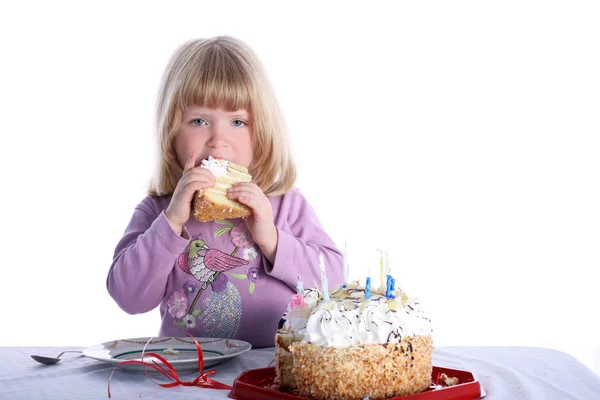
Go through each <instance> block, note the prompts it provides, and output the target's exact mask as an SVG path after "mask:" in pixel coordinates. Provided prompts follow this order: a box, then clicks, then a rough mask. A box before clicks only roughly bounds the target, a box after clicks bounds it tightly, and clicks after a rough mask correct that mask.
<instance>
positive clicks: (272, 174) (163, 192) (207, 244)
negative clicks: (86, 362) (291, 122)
mask: <svg viewBox="0 0 600 400" xmlns="http://www.w3.org/2000/svg"><path fill="white" fill-rule="evenodd" d="M157 123H158V135H159V148H160V153H159V154H160V157H159V166H158V167H159V168H158V172H157V174H156V176H155V179H154V181H153V183H152V185H151V187H150V190H149V196H147V197H146V198H145V199H143V200H142V202H141V203H140V204H139V205H138V206H137V207H136V208H135V211H134V213H133V216H132V217H131V220H130V221H129V225H128V226H127V229H126V230H125V234H124V235H123V238H122V239H121V241H120V242H119V244H118V245H117V248H116V250H115V254H114V259H113V263H112V266H111V268H110V271H109V273H108V278H107V282H106V284H107V287H108V292H109V293H110V295H111V296H112V297H113V298H114V299H115V301H116V302H117V304H118V305H119V306H120V307H121V308H122V309H123V310H125V311H126V312H128V313H130V314H137V313H144V312H147V311H150V310H152V309H154V308H155V307H156V306H158V305H160V315H161V318H162V324H161V328H160V332H159V335H161V336H185V331H187V332H189V333H191V334H192V335H194V336H199V337H219V338H238V339H241V340H245V341H248V342H250V343H251V344H252V345H253V346H254V347H267V346H273V345H274V343H273V340H274V335H275V332H276V330H277V326H278V322H279V320H280V318H281V316H282V315H283V313H284V311H285V307H286V304H287V303H288V302H289V300H290V298H291V296H292V295H293V294H294V293H295V292H296V287H297V285H298V277H301V279H302V281H304V282H305V283H306V284H307V285H310V286H313V282H321V276H320V270H319V252H322V253H323V256H324V259H325V266H326V272H327V278H328V281H329V286H330V287H334V285H336V284H339V283H342V279H343V278H342V255H341V253H340V251H339V250H338V249H337V248H336V247H335V245H334V243H333V241H332V240H331V239H330V238H329V236H328V235H327V234H326V233H325V231H324V230H323V228H322V227H321V224H320V223H319V220H318V219H317V216H316V215H315V212H314V211H313V209H312V208H311V206H310V205H309V204H308V202H307V201H306V199H305V198H304V196H303V195H302V194H301V193H300V191H299V190H298V189H296V188H294V181H295V177H296V168H295V165H294V163H293V160H292V157H291V151H290V148H289V144H288V141H287V138H286V133H285V129H284V125H283V121H282V117H281V115H280V112H279V109H278V106H277V103H276V100H275V97H274V95H273V92H272V89H271V87H270V84H269V82H268V80H267V77H266V74H265V72H264V69H263V67H262V64H261V63H260V61H259V60H258V59H257V57H256V55H255V54H254V53H253V52H252V51H251V50H250V49H249V48H248V47H247V46H246V45H245V44H244V43H242V42H240V41H239V40H236V39H233V38H230V37H216V38H212V39H207V40H195V41H191V42H188V43H186V44H185V45H183V46H182V47H181V48H180V49H179V50H178V51H177V52H176V53H175V54H174V56H173V57H172V59H171V61H170V63H169V65H168V66H167V69H166V71H165V74H164V77H163V82H162V85H161V89H160V93H159V102H158V118H157ZM208 156H213V157H222V158H225V159H227V160H230V161H233V162H235V163H237V164H240V165H243V166H245V167H247V168H248V169H249V172H250V173H251V175H252V176H253V181H252V182H250V183H239V184H236V185H235V186H234V187H232V189H230V190H229V192H228V197H229V198H231V199H235V200H237V201H239V202H241V203H243V204H246V205H247V206H248V207H250V208H251V210H252V215H251V216H250V217H248V218H246V219H233V220H217V221H214V222H208V223H202V222H198V221H196V220H195V219H194V218H193V217H191V210H192V199H193V196H194V192H195V191H197V190H200V189H203V188H207V187H210V186H212V185H213V184H214V182H215V178H214V176H213V175H212V173H211V172H210V171H209V170H208V169H206V168H200V167H199V165H200V164H201V161H202V160H203V159H206V158H208Z"/></svg>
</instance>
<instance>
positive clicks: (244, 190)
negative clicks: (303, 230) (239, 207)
mask: <svg viewBox="0 0 600 400" xmlns="http://www.w3.org/2000/svg"><path fill="white" fill-rule="evenodd" d="M227 197H229V198H230V199H233V200H237V201H239V202H240V203H242V204H245V205H247V206H248V207H250V208H251V209H252V215H250V216H249V217H248V218H246V225H247V226H248V230H249V231H250V234H251V235H252V239H254V242H255V243H256V244H258V245H259V246H260V249H261V251H262V253H263V254H264V255H265V257H267V259H268V260H269V261H270V262H271V263H273V260H274V259H275V251H276V250H277V239H278V233H277V228H275V224H274V223H273V208H272V207H271V202H270V201H269V199H267V196H265V194H264V193H263V191H262V190H261V189H260V188H259V187H258V186H257V185H256V184H255V183H252V182H240V183H236V184H234V185H233V186H232V187H231V189H229V190H228V191H227Z"/></svg>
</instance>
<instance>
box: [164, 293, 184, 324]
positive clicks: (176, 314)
mask: <svg viewBox="0 0 600 400" xmlns="http://www.w3.org/2000/svg"><path fill="white" fill-rule="evenodd" d="M187 304H188V303H187V298H186V297H185V295H184V294H183V293H181V292H180V291H178V290H176V291H174V292H173V293H172V294H171V297H169V300H167V307H168V308H169V314H170V315H171V317H173V318H181V317H183V316H184V315H185V314H186V308H187Z"/></svg>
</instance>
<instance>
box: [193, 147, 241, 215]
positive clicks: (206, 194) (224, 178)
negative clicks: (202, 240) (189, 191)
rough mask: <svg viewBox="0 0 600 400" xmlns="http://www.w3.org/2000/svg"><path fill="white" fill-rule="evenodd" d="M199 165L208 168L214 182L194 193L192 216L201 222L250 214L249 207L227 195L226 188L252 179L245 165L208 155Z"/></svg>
mask: <svg viewBox="0 0 600 400" xmlns="http://www.w3.org/2000/svg"><path fill="white" fill-rule="evenodd" d="M201 167H202V168H208V169H209V170H210V171H211V172H212V173H213V175H214V176H215V178H216V182H215V185H214V186H213V187H210V188H206V189H203V190H198V191H197V192H196V193H195V195H194V218H196V219H197V220H198V221H201V222H208V221H214V220H217V219H231V218H240V217H242V218H243V217H247V216H248V215H250V208H248V207H247V206H245V205H244V204H242V203H240V202H238V201H235V200H231V199H230V198H228V197H227V189H229V188H231V186H232V185H233V184H234V183H237V182H250V181H251V180H252V176H251V175H250V174H249V173H248V169H246V167H243V166H241V165H238V164H235V163H233V162H231V161H227V160H224V159H216V158H213V157H210V156H209V157H208V159H207V160H202V165H201Z"/></svg>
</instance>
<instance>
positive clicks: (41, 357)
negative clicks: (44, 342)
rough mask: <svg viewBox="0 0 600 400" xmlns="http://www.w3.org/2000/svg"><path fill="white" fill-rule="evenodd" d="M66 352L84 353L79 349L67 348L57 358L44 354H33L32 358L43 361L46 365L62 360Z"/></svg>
mask: <svg viewBox="0 0 600 400" xmlns="http://www.w3.org/2000/svg"><path fill="white" fill-rule="evenodd" d="M65 353H82V351H78V350H65V351H63V352H62V353H60V354H59V355H57V356H56V358H53V357H44V356H31V358H33V359H34V360H35V361H37V362H39V363H42V364H46V365H52V364H56V363H57V362H59V361H60V356H62V355H63V354H65Z"/></svg>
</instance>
